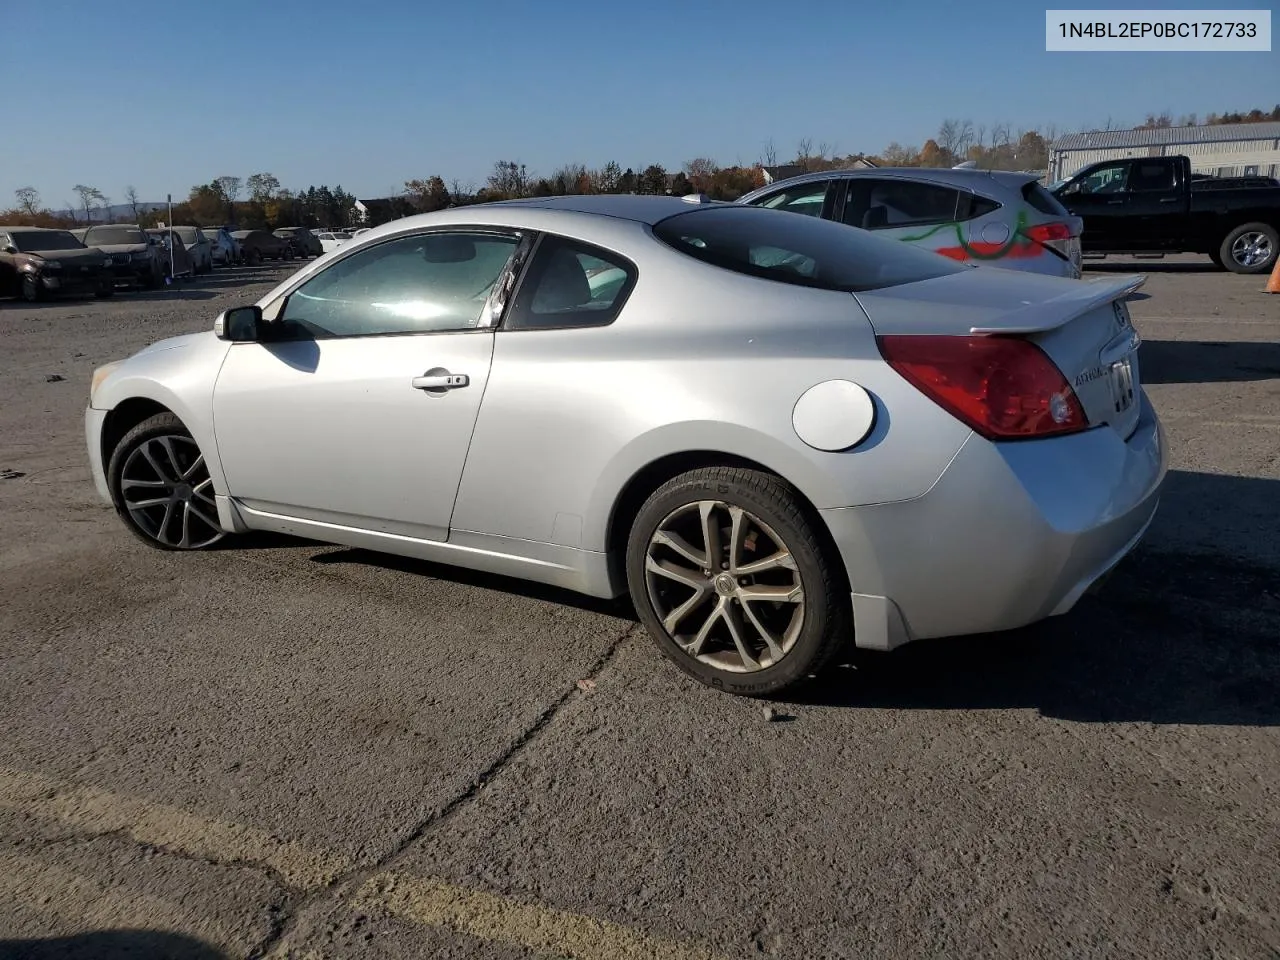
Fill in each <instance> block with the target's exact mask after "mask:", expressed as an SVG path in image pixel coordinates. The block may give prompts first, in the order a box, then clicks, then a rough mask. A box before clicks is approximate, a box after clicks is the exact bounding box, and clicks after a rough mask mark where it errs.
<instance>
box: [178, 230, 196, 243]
mask: <svg viewBox="0 0 1280 960" xmlns="http://www.w3.org/2000/svg"><path fill="white" fill-rule="evenodd" d="M173 232H174V233H176V234H177V235H178V236H179V237H181V238H182V242H183V243H195V242H196V228H195V227H174V228H173Z"/></svg>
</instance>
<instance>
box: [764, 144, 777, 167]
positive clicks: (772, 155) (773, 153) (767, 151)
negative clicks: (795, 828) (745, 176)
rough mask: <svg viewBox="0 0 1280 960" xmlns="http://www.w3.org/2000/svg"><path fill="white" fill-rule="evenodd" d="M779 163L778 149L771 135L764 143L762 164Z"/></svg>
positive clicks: (772, 164) (767, 165) (775, 164)
mask: <svg viewBox="0 0 1280 960" xmlns="http://www.w3.org/2000/svg"><path fill="white" fill-rule="evenodd" d="M777 165H778V150H777V148H776V147H774V145H773V137H770V138H769V140H768V142H767V143H766V144H765V145H764V153H763V155H762V156H761V157H760V166H762V167H776V166H777Z"/></svg>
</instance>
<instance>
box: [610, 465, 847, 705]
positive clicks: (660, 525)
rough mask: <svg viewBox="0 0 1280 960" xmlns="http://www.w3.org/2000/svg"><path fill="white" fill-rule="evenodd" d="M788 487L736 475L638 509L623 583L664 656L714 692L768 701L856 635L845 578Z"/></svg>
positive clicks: (667, 494)
mask: <svg viewBox="0 0 1280 960" xmlns="http://www.w3.org/2000/svg"><path fill="white" fill-rule="evenodd" d="M814 522H816V521H811V520H810V519H809V518H808V517H807V516H806V512H805V511H804V510H803V509H802V508H801V504H800V500H799V498H798V497H797V496H796V494H795V492H794V491H793V490H792V489H791V488H790V486H788V485H787V484H786V483H784V482H783V481H781V480H780V479H778V478H777V477H774V476H772V475H770V474H766V473H762V472H758V471H754V470H743V469H737V468H728V467H713V468H705V469H701V470H694V471H691V472H689V473H686V474H683V475H681V476H679V477H676V478H675V479H673V480H671V481H670V482H668V483H666V484H664V485H663V486H662V487H661V488H659V489H658V490H657V491H656V492H654V494H653V495H652V496H651V497H650V498H649V499H648V501H647V502H646V503H645V505H644V506H643V507H642V508H641V510H640V513H639V515H638V516H637V518H636V522H635V524H634V525H633V527H632V530H631V536H630V540H629V543H628V550H627V579H628V585H629V588H630V591H631V596H632V599H633V601H634V603H635V605H636V610H637V612H638V613H639V615H640V618H641V620H642V621H643V622H644V624H645V626H646V627H648V629H649V631H650V632H651V633H652V634H653V636H654V638H655V639H656V640H657V642H658V645H659V646H660V647H661V648H662V650H663V652H664V653H665V654H666V655H667V656H668V657H670V658H671V659H672V660H674V661H675V662H676V663H677V664H678V665H679V666H680V667H681V668H682V669H683V670H685V671H686V672H687V673H689V674H691V675H692V676H694V677H696V678H697V679H698V680H700V681H702V682H703V683H705V684H708V685H709V686H712V687H716V688H718V689H723V690H727V691H729V692H731V693H738V694H746V695H751V696H764V695H769V694H774V693H778V692H779V691H781V690H783V689H785V688H787V687H790V686H792V685H794V684H796V683H797V682H799V681H802V680H805V679H807V678H808V677H810V676H811V675H813V674H815V673H817V672H818V671H819V670H821V668H822V667H823V666H825V664H826V662H827V661H828V660H829V659H830V657H831V655H832V654H833V653H834V652H835V651H836V650H837V649H838V647H839V645H840V643H841V641H842V640H844V639H845V638H846V636H847V635H848V630H847V626H846V625H847V623H848V618H847V616H846V611H847V604H846V603H845V601H844V598H843V596H842V588H841V587H840V586H839V578H838V576H837V575H836V573H835V570H834V568H833V567H832V565H831V562H830V560H829V558H828V557H827V556H826V554H825V553H824V551H823V549H822V547H821V545H820V544H819V541H818V538H817V536H816V535H815V531H814V526H813V524H814Z"/></svg>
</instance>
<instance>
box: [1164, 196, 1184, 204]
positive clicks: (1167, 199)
mask: <svg viewBox="0 0 1280 960" xmlns="http://www.w3.org/2000/svg"><path fill="white" fill-rule="evenodd" d="M1181 199H1182V198H1181V197H1161V198H1160V202H1161V203H1177V202H1178V201H1179V200H1181Z"/></svg>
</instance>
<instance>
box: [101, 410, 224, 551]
mask: <svg viewBox="0 0 1280 960" xmlns="http://www.w3.org/2000/svg"><path fill="white" fill-rule="evenodd" d="M107 478H108V483H109V485H110V488H111V496H112V499H113V500H114V502H115V505H116V511H117V512H118V513H119V514H120V517H121V519H123V520H124V522H125V525H126V526H127V527H128V528H129V529H130V531H132V532H133V533H134V534H135V535H136V536H138V537H139V538H140V539H142V540H143V541H144V542H146V543H148V544H150V545H151V546H153V547H158V548H160V549H163V550H200V549H203V548H205V547H210V546H212V545H213V544H215V543H217V542H218V541H219V540H221V539H222V538H223V537H224V536H225V535H226V534H225V532H224V531H223V529H222V527H221V526H219V524H218V507H217V503H216V502H215V501H214V496H213V480H212V478H211V477H210V476H209V467H208V464H207V463H206V462H205V459H204V454H203V453H202V452H201V451H200V448H199V446H197V444H196V442H195V440H194V439H193V438H192V436H191V433H190V432H189V431H188V430H187V428H186V427H185V426H184V425H183V423H182V421H181V420H179V419H178V418H177V417H175V416H174V415H173V414H171V413H160V414H156V415H155V416H153V417H150V418H148V419H147V420H144V421H143V422H142V423H140V424H138V425H137V426H136V427H134V428H133V429H132V430H130V431H129V432H128V433H127V434H125V436H124V439H123V440H121V441H120V443H119V444H118V445H117V446H116V449H115V450H114V451H113V452H112V454H111V460H110V463H109V465H108V467H107Z"/></svg>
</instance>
